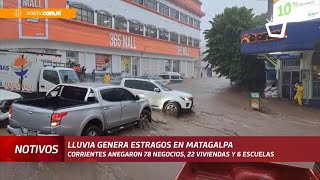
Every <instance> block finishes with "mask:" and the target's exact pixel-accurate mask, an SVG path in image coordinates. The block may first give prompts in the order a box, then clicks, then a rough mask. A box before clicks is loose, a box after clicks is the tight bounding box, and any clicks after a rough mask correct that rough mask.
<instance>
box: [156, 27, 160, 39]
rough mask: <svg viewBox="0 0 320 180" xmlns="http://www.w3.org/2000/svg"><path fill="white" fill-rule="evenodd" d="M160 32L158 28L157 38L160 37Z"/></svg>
mask: <svg viewBox="0 0 320 180" xmlns="http://www.w3.org/2000/svg"><path fill="white" fill-rule="evenodd" d="M159 36H160V33H159V29H157V39H159Z"/></svg>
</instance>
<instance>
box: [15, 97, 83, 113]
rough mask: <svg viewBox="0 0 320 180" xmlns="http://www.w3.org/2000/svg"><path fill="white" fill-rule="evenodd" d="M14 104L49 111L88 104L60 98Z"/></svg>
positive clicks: (39, 99)
mask: <svg viewBox="0 0 320 180" xmlns="http://www.w3.org/2000/svg"><path fill="white" fill-rule="evenodd" d="M16 104H21V105H28V106H32V107H40V108H43V109H49V110H53V111H55V110H57V109H62V108H67V107H74V106H81V105H86V104H89V103H87V102H84V101H76V100H71V99H64V98H61V97H49V98H38V99H31V100H24V101H19V102H17V103H16Z"/></svg>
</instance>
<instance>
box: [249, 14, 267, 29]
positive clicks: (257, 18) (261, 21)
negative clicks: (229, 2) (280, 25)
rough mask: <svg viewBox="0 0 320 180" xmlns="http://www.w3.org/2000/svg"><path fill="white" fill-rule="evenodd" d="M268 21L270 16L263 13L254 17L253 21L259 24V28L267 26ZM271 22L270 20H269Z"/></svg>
mask: <svg viewBox="0 0 320 180" xmlns="http://www.w3.org/2000/svg"><path fill="white" fill-rule="evenodd" d="M267 19H268V14H267V13H262V14H260V15H256V16H254V17H253V20H254V21H255V22H256V23H257V26H259V27H260V26H261V27H264V26H265V24H266V23H267ZM269 20H270V19H269Z"/></svg>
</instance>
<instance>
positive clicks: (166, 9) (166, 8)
mask: <svg viewBox="0 0 320 180" xmlns="http://www.w3.org/2000/svg"><path fill="white" fill-rule="evenodd" d="M159 12H160V13H161V14H163V15H166V16H169V6H167V5H165V4H162V3H159Z"/></svg>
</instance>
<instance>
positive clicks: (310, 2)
mask: <svg viewBox="0 0 320 180" xmlns="http://www.w3.org/2000/svg"><path fill="white" fill-rule="evenodd" d="M319 12H320V0H274V4H273V22H279V23H283V22H301V21H308V20H312V19H318V18H320V13H319Z"/></svg>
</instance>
